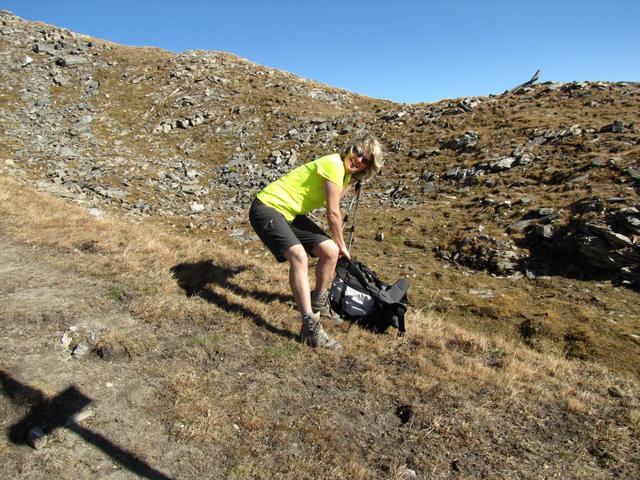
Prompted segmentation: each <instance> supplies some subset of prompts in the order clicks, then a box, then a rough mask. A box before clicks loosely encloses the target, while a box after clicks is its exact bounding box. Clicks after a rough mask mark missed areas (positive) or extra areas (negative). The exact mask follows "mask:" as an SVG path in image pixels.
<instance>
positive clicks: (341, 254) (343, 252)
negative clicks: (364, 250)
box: [338, 245, 351, 260]
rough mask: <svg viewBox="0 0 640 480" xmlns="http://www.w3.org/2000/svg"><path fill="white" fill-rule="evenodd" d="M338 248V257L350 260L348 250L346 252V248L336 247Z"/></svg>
mask: <svg viewBox="0 0 640 480" xmlns="http://www.w3.org/2000/svg"><path fill="white" fill-rule="evenodd" d="M338 248H339V249H340V251H339V252H338V257H347V259H348V260H351V254H350V253H349V250H347V247H346V246H345V245H343V246H340V245H338Z"/></svg>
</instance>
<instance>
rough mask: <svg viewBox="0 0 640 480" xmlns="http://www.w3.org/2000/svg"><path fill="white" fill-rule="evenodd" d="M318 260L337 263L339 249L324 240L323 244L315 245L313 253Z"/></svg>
mask: <svg viewBox="0 0 640 480" xmlns="http://www.w3.org/2000/svg"><path fill="white" fill-rule="evenodd" d="M313 253H314V254H315V255H316V256H317V257H318V258H319V259H320V260H329V261H334V262H335V261H337V260H338V255H339V254H340V249H339V248H338V244H337V243H336V242H334V241H333V240H325V241H324V242H322V243H320V244H318V245H316V248H315V249H314V252H313Z"/></svg>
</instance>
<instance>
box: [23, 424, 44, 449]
mask: <svg viewBox="0 0 640 480" xmlns="http://www.w3.org/2000/svg"><path fill="white" fill-rule="evenodd" d="M27 443H28V444H29V446H31V448H34V449H36V450H40V449H41V448H44V447H45V446H46V445H47V436H46V434H45V433H44V430H42V429H41V428H40V427H34V428H32V429H31V430H29V433H28V434H27Z"/></svg>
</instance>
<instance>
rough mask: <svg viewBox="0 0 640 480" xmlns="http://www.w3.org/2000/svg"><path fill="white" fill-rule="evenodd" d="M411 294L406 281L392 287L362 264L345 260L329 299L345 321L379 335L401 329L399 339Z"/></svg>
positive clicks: (334, 280)
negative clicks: (355, 323)
mask: <svg viewBox="0 0 640 480" xmlns="http://www.w3.org/2000/svg"><path fill="white" fill-rule="evenodd" d="M408 290H409V282H408V281H407V280H406V279H404V278H401V279H400V280H398V281H397V282H396V283H394V284H393V285H388V284H386V283H384V282H383V281H382V280H380V279H379V278H378V276H377V275H376V274H375V272H373V271H372V270H371V269H370V268H367V267H366V266H365V265H363V264H362V263H360V262H357V261H355V260H349V259H347V258H346V257H342V258H340V259H339V260H338V264H337V265H336V276H335V278H334V279H333V282H332V283H331V289H330V290H329V299H330V301H331V308H332V309H333V311H334V312H336V313H337V314H338V315H340V316H341V317H342V318H344V319H346V320H351V321H355V322H357V323H359V324H361V325H364V326H365V327H368V328H371V329H372V330H374V331H376V332H384V331H385V330H386V329H387V328H388V327H389V326H392V327H394V328H397V329H398V336H402V335H404V333H405V327H404V316H405V313H406V312H407V291H408Z"/></svg>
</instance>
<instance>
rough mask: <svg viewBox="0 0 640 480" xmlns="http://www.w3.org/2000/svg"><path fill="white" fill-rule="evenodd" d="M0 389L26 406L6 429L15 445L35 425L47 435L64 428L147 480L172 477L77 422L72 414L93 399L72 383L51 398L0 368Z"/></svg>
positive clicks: (163, 479)
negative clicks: (27, 409)
mask: <svg viewBox="0 0 640 480" xmlns="http://www.w3.org/2000/svg"><path fill="white" fill-rule="evenodd" d="M0 386H1V387H2V393H3V394H4V395H5V396H6V397H8V398H9V400H10V401H11V402H12V403H13V404H14V405H17V406H22V407H29V413H28V415H26V416H25V417H24V418H23V419H22V420H20V421H19V422H18V423H16V424H14V425H12V426H11V427H10V429H9V440H10V441H11V442H12V443H14V444H16V445H23V444H27V443H28V442H29V440H28V437H29V432H30V431H31V430H32V429H33V428H35V427H38V428H39V429H40V430H41V431H42V433H44V436H45V437H46V436H47V435H49V434H50V433H51V432H53V431H54V430H56V429H58V428H66V429H67V430H70V431H72V432H74V433H76V434H77V435H78V436H80V437H81V438H82V439H83V440H85V441H86V442H88V443H90V444H92V445H94V446H95V447H96V448H98V449H100V450H102V451H103V452H104V453H106V454H107V455H109V456H110V457H111V458H112V459H113V460H115V461H116V462H118V463H119V464H120V465H122V466H123V467H124V468H126V469H127V470H129V471H130V472H133V473H134V474H136V475H138V476H140V477H142V478H148V479H150V480H171V478H170V477H168V476H167V475H165V474H163V473H162V472H159V471H158V470H156V469H154V468H153V467H151V466H150V465H149V464H148V463H146V462H144V461H143V460H141V459H139V458H138V457H136V456H135V455H133V454H132V453H131V452H128V451H127V450H125V449H123V448H121V447H119V446H118V445H116V444H115V443H113V442H111V441H110V440H108V439H107V438H106V437H103V436H102V435H100V434H99V433H96V432H93V431H91V430H89V429H88V428H85V427H83V426H81V425H78V424H77V423H76V422H75V420H74V415H75V414H77V413H79V412H80V411H81V410H82V409H83V408H85V407H86V406H87V405H89V404H90V403H92V402H93V399H91V398H90V397H88V396H86V395H85V394H84V393H82V392H81V391H80V390H79V389H78V388H76V387H75V386H73V385H72V386H70V387H68V388H67V389H65V390H64V391H62V392H60V393H59V394H58V395H56V396H55V397H53V398H47V396H46V395H45V394H44V393H43V392H41V391H40V390H38V389H36V388H33V387H31V386H29V385H26V384H24V383H21V382H19V381H18V380H16V379H15V378H13V377H11V376H10V375H9V374H8V373H6V372H5V371H4V370H0Z"/></svg>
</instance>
